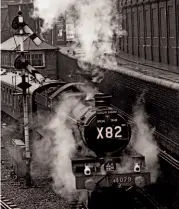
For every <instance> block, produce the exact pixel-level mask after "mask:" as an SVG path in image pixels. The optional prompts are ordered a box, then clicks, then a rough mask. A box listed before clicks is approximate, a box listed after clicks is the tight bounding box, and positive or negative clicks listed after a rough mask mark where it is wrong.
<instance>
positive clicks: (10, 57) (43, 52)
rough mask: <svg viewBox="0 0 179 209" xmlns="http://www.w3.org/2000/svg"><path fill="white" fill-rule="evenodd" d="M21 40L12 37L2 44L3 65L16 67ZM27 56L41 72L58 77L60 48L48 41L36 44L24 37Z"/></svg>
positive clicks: (7, 67)
mask: <svg viewBox="0 0 179 209" xmlns="http://www.w3.org/2000/svg"><path fill="white" fill-rule="evenodd" d="M19 46H20V42H19V39H18V38H17V37H16V38H14V37H11V38H9V39H8V40H7V41H5V42H3V43H2V44H1V67H2V68H5V69H9V70H12V69H14V61H15V59H16V57H17V56H18V54H17V51H19ZM24 50H25V51H26V53H25V58H26V60H27V61H29V64H30V65H32V66H33V67H34V68H35V69H36V70H37V71H38V72H39V73H41V74H42V75H43V76H48V77H49V78H51V79H57V69H58V59H57V57H58V48H57V47H54V46H52V45H50V44H48V43H46V42H42V43H41V44H40V45H39V46H36V45H35V44H34V42H33V41H32V40H31V39H30V38H28V37H26V38H25V39H24Z"/></svg>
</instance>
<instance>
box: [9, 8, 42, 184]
mask: <svg viewBox="0 0 179 209" xmlns="http://www.w3.org/2000/svg"><path fill="white" fill-rule="evenodd" d="M12 28H13V29H14V30H17V33H16V34H14V39H15V36H17V37H18V39H19V42H20V51H19V52H20V56H18V57H17V58H16V60H15V62H14V66H15V69H18V70H22V82H21V83H20V84H18V85H17V86H18V87H19V88H21V89H22V94H23V114H24V139H25V158H26V186H31V175H30V159H31V153H30V140H29V115H28V96H27V89H28V88H29V87H30V86H31V84H29V83H28V82H26V66H27V61H26V60H25V57H24V53H25V52H26V51H24V38H27V35H28V36H29V38H30V39H31V40H32V41H33V42H34V43H35V44H36V45H37V46H38V45H40V44H41V43H42V41H41V40H40V39H39V37H38V36H37V35H36V34H35V33H33V31H32V30H31V29H30V27H29V26H28V25H27V24H26V23H25V22H24V19H23V17H22V12H21V11H20V8H19V12H18V16H16V17H15V18H14V19H13V21H12ZM15 43H16V41H15ZM16 45H17V44H16ZM17 47H18V46H17Z"/></svg>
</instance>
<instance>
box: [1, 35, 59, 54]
mask: <svg viewBox="0 0 179 209" xmlns="http://www.w3.org/2000/svg"><path fill="white" fill-rule="evenodd" d="M15 41H16V43H15ZM19 45H20V39H19V37H18V36H16V37H15V38H14V37H11V38H9V39H8V40H6V41H5V42H3V43H2V44H1V50H15V49H18V50H19V48H20V47H19ZM17 46H18V47H17ZM48 49H57V47H55V46H52V45H51V44H48V43H46V42H44V41H43V42H42V43H41V44H40V45H39V46H36V45H35V43H34V42H33V41H32V40H31V39H30V38H29V37H28V36H26V37H25V38H24V50H25V51H27V50H30V51H33V50H48Z"/></svg>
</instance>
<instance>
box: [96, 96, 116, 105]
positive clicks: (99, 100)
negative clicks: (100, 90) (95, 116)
mask: <svg viewBox="0 0 179 209" xmlns="http://www.w3.org/2000/svg"><path fill="white" fill-rule="evenodd" d="M111 97H112V96H111V95H109V94H96V95H95V106H96V107H105V106H110V104H111Z"/></svg>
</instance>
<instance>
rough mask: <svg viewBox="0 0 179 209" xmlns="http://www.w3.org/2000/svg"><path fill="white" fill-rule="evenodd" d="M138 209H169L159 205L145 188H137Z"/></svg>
mask: <svg viewBox="0 0 179 209" xmlns="http://www.w3.org/2000/svg"><path fill="white" fill-rule="evenodd" d="M136 192H137V197H135V198H136V209H167V207H166V206H165V205H163V204H161V203H159V202H158V201H157V200H156V199H155V198H154V197H153V196H152V195H151V194H150V193H149V192H148V191H147V189H144V188H142V189H141V188H136Z"/></svg>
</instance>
